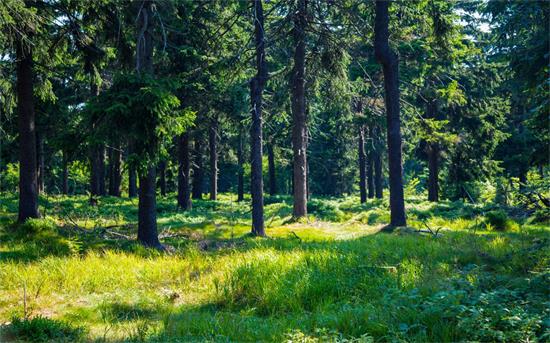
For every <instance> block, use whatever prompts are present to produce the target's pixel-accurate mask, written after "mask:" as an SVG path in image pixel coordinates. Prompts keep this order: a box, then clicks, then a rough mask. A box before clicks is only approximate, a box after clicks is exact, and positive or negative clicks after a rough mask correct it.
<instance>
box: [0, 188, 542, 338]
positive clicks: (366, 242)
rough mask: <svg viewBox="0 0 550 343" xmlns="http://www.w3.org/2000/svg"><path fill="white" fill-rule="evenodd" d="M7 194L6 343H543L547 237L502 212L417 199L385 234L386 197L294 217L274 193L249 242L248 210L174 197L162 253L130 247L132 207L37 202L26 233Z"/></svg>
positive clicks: (0, 293)
mask: <svg viewBox="0 0 550 343" xmlns="http://www.w3.org/2000/svg"><path fill="white" fill-rule="evenodd" d="M0 200H1V203H0V216H1V217H2V220H0V223H1V224H0V225H2V228H1V229H0V324H2V323H4V324H3V325H2V326H1V329H0V341H15V340H22V341H36V342H38V341H55V342H57V341H67V342H69V341H71V342H72V341H79V340H86V341H87V340H93V341H156V342H171V341H172V342H176V341H292V342H327V341H330V342H381V341H396V342H398V341H417V342H427V341H437V342H440V341H441V342H456V341H483V342H485V341H488V342H489V341H490V342H533V341H540V342H542V341H548V340H549V339H550V331H549V329H550V322H549V321H548V318H549V317H550V313H549V308H550V301H549V300H548V299H550V292H549V290H548V284H550V279H549V278H550V267H549V261H550V252H549V249H548V245H549V243H550V235H549V234H548V229H547V228H546V227H544V226H543V225H539V226H537V225H535V224H531V222H530V221H529V220H518V219H517V218H511V217H510V216H508V215H507V212H504V211H499V209H495V208H494V207H484V206H482V205H469V204H464V203H461V202H455V203H452V202H442V203H439V204H432V203H428V202H424V201H422V200H420V199H411V201H409V202H408V204H409V205H408V209H407V210H408V214H409V217H408V223H409V226H410V227H409V228H405V229H404V230H398V231H396V232H394V233H392V234H387V233H381V232H379V230H380V228H381V227H383V226H384V225H385V224H387V221H388V220H389V213H388V209H387V200H386V199H384V200H370V201H369V202H367V203H366V204H359V203H358V201H357V200H358V199H356V198H353V197H350V198H342V199H334V198H330V199H328V198H327V199H324V198H316V199H313V200H312V201H311V202H310V208H309V210H310V213H311V217H310V218H309V220H308V221H305V222H298V223H296V222H292V221H290V220H289V219H290V214H291V210H292V207H291V202H290V201H289V199H288V197H285V196H277V197H271V198H269V200H268V201H266V203H267V205H266V224H267V233H268V235H269V236H270V238H268V239H254V238H251V237H249V236H248V235H246V234H247V232H248V231H249V229H250V221H249V219H248V216H249V212H248V211H249V205H248V203H236V202H234V201H233V200H234V199H233V198H232V197H231V196H230V195H222V196H221V200H219V201H217V202H210V201H196V202H195V203H194V208H193V210H192V211H190V212H180V211H178V210H177V208H176V206H175V205H174V204H175V202H174V198H173V196H170V197H167V198H161V199H159V204H160V210H159V229H160V234H161V240H162V241H163V243H164V244H167V245H170V246H171V247H173V249H171V252H170V253H159V252H156V251H151V250H148V249H144V248H143V247H141V246H139V245H137V244H135V242H134V238H135V221H136V213H135V208H134V206H135V204H133V200H127V199H115V198H104V199H100V204H99V206H98V207H95V208H90V206H89V205H88V204H87V202H86V199H85V198H84V197H72V198H67V197H50V198H48V199H41V204H42V205H41V206H43V207H44V209H41V211H42V213H46V218H45V219H40V220H32V221H29V222H27V223H25V224H24V225H15V224H13V220H14V219H15V210H16V206H14V203H15V201H16V198H15V197H11V196H9V195H6V196H3V197H1V198H0ZM5 218H7V219H5ZM427 228H430V229H431V230H434V232H435V230H439V231H438V233H437V234H432V233H430V231H428V229H427ZM417 230H423V231H424V232H420V233H419V232H418V231H417Z"/></svg>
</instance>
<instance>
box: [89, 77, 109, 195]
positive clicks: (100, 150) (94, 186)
mask: <svg viewBox="0 0 550 343" xmlns="http://www.w3.org/2000/svg"><path fill="white" fill-rule="evenodd" d="M90 95H91V96H92V97H96V96H98V95H99V87H98V85H97V83H96V82H95V80H94V75H93V74H92V73H90ZM92 125H93V124H92ZM90 163H91V169H90V194H91V195H95V196H98V195H105V194H106V192H105V146H104V145H103V144H101V143H95V142H94V143H92V146H91V147H90Z"/></svg>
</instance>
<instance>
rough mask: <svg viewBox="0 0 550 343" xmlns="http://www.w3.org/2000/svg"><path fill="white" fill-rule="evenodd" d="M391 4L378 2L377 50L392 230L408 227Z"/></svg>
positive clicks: (375, 30)
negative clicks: (384, 125)
mask: <svg viewBox="0 0 550 343" xmlns="http://www.w3.org/2000/svg"><path fill="white" fill-rule="evenodd" d="M388 6H389V2H388V1H383V0H377V1H376V16H375V24H374V32H375V38H374V48H375V55H376V59H377V60H378V62H379V63H380V64H382V69H383V72H384V91H385V104H386V123H387V128H388V137H387V138H388V167H389V183H390V212H391V223H390V225H391V226H405V225H407V220H406V217H405V201H404V196H403V171H402V169H403V168H402V156H401V155H402V152H401V119H400V116H399V64H398V59H397V55H396V54H395V52H394V51H393V50H392V49H391V48H390V45H389V28H388V26H389V13H388Z"/></svg>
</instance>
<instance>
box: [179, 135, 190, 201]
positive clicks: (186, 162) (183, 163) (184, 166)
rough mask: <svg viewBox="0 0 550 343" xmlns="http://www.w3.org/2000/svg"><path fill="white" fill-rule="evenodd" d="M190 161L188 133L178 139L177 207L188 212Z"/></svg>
mask: <svg viewBox="0 0 550 343" xmlns="http://www.w3.org/2000/svg"><path fill="white" fill-rule="evenodd" d="M190 177H191V160H190V154H189V132H185V133H184V134H183V135H180V136H179V137H178V207H179V208H181V209H182V210H185V211H188V210H191V208H192V206H193V205H192V201H191V184H190V182H189V181H190Z"/></svg>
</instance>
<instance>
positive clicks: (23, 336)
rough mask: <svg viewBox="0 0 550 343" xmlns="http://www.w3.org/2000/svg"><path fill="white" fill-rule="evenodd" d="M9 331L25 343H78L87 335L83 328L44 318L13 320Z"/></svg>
mask: <svg viewBox="0 0 550 343" xmlns="http://www.w3.org/2000/svg"><path fill="white" fill-rule="evenodd" d="M8 331H9V333H10V334H12V335H13V336H15V337H16V338H17V339H18V340H21V341H25V342H51V341H54V342H77V341H81V340H82V339H83V336H84V333H85V330H84V329H83V328H82V327H73V326H71V325H69V324H68V323H66V322H63V321H59V320H55V319H49V318H45V317H42V316H36V317H33V318H30V319H29V318H24V319H21V318H18V317H16V318H13V319H12V322H11V325H10V326H9V328H8Z"/></svg>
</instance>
